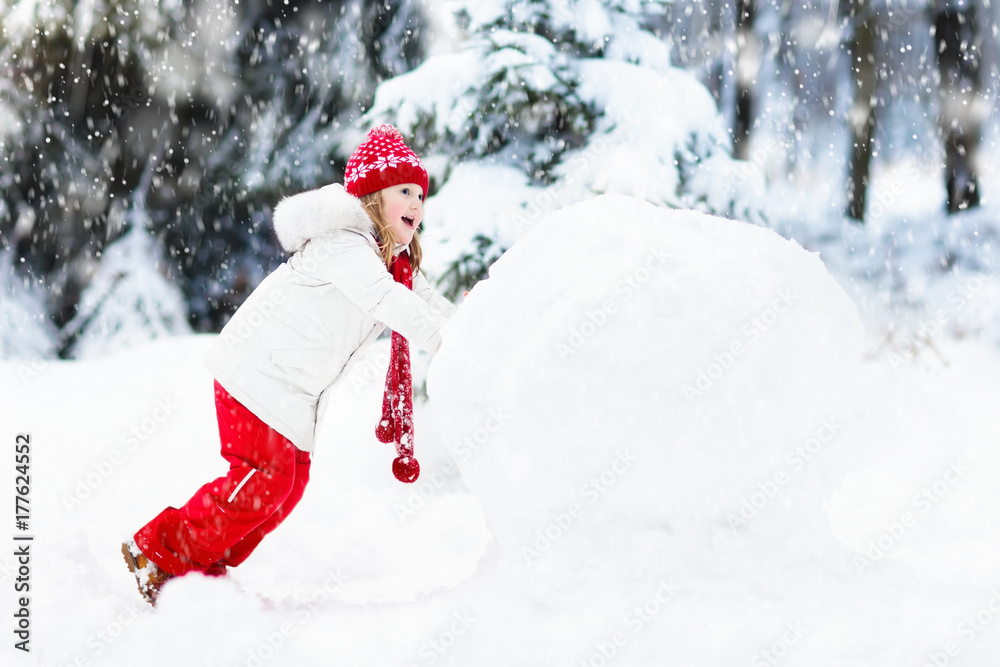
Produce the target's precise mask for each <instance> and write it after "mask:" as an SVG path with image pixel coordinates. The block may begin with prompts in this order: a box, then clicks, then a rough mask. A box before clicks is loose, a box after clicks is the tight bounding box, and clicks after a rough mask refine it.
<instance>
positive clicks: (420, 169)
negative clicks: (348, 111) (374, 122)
mask: <svg viewBox="0 0 1000 667" xmlns="http://www.w3.org/2000/svg"><path fill="white" fill-rule="evenodd" d="M400 183H416V184H417V185H419V186H420V187H421V188H423V189H424V194H425V195H426V194H427V170H426V169H424V165H423V163H422V162H421V161H420V158H418V157H417V154H416V153H414V152H413V151H412V150H410V148H409V147H408V146H407V145H406V144H405V143H404V142H403V135H402V134H400V132H399V130H397V129H396V128H395V127H393V126H392V125H388V124H386V125H379V126H378V127H376V128H374V129H372V130H371V132H369V133H368V138H367V139H365V141H364V142H363V143H362V144H361V145H360V146H358V147H357V149H356V150H355V151H354V155H352V156H351V159H350V160H348V161H347V170H346V171H345V172H344V185H345V186H346V188H347V191H348V192H349V193H350V194H352V195H354V196H355V197H363V196H365V195H367V194H369V193H372V192H375V191H376V190H381V189H382V188H388V187H391V186H393V185H399V184H400Z"/></svg>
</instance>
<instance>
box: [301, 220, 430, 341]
mask: <svg viewBox="0 0 1000 667" xmlns="http://www.w3.org/2000/svg"><path fill="white" fill-rule="evenodd" d="M293 260H294V261H291V262H290V264H291V265H292V268H294V269H295V270H297V271H299V272H301V273H303V274H305V275H307V276H309V277H311V278H315V279H318V280H321V281H323V282H329V283H331V284H333V285H334V286H335V287H337V289H339V290H340V291H341V292H343V293H344V295H345V296H346V297H347V298H348V299H350V300H351V301H353V302H354V303H355V304H357V305H358V306H359V307H360V308H361V309H362V310H364V311H365V312H366V313H369V314H370V315H371V316H372V317H374V318H375V319H377V320H379V321H380V322H383V323H384V324H385V325H386V326H388V327H389V328H390V329H392V330H393V331H395V332H397V333H399V334H401V335H402V336H404V337H405V338H406V339H407V340H408V341H410V342H411V343H412V344H414V345H416V346H417V347H420V348H422V349H424V350H427V351H428V352H436V351H437V349H438V347H440V346H441V327H442V326H443V325H444V323H445V322H446V321H447V319H448V318H447V316H446V315H445V314H444V313H441V312H438V311H436V310H435V309H434V308H433V307H431V305H430V304H429V303H428V302H427V301H425V300H424V299H422V298H420V297H419V296H417V295H416V294H415V293H414V292H412V291H410V290H409V289H407V288H406V287H404V286H403V285H400V284H399V283H397V282H396V281H395V280H393V278H392V274H390V273H389V272H388V271H387V270H386V268H385V265H384V264H383V263H382V262H381V261H380V260H379V258H378V255H377V254H376V253H375V252H374V250H373V248H372V246H371V245H369V243H368V241H367V240H366V238H365V237H364V236H363V235H361V234H359V233H357V232H353V231H348V230H340V231H336V232H333V233H331V234H329V235H327V236H324V237H323V238H320V239H313V240H312V241H310V242H309V243H308V244H307V245H306V247H305V248H303V249H302V250H301V251H300V252H298V253H296V255H295V256H294V257H293Z"/></svg>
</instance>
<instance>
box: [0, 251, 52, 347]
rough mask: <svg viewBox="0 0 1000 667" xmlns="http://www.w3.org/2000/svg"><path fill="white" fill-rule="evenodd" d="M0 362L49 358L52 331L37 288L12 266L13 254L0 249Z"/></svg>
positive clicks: (42, 291) (43, 300)
mask: <svg viewBox="0 0 1000 667" xmlns="http://www.w3.org/2000/svg"><path fill="white" fill-rule="evenodd" d="M0 276H3V281H2V282H0V359H27V360H42V359H51V358H53V357H54V356H55V354H56V329H55V327H54V326H53V325H52V322H51V321H50V320H49V318H48V317H46V315H45V312H46V308H45V294H44V289H42V286H41V285H38V284H37V283H35V282H32V280H31V279H30V277H28V276H25V275H23V274H21V273H20V272H19V271H18V270H17V269H16V268H15V266H14V252H13V251H12V250H11V249H10V248H3V249H2V250H0Z"/></svg>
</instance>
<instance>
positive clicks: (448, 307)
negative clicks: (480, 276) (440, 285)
mask: <svg viewBox="0 0 1000 667" xmlns="http://www.w3.org/2000/svg"><path fill="white" fill-rule="evenodd" d="M413 293H414V294H416V295H417V296H419V297H420V298H421V299H423V300H424V301H426V302H427V304H428V305H429V306H430V307H431V308H433V309H434V310H436V311H437V312H439V313H441V314H442V315H444V316H445V317H451V316H452V315H454V314H455V313H456V312H457V311H458V308H456V307H455V304H453V303H452V302H451V301H449V300H448V299H446V298H444V297H443V296H441V293H440V292H438V291H437V290H436V289H434V288H433V287H431V284H430V282H428V280H427V278H426V277H425V276H424V274H423V273H421V272H419V271H418V272H417V275H415V276H413Z"/></svg>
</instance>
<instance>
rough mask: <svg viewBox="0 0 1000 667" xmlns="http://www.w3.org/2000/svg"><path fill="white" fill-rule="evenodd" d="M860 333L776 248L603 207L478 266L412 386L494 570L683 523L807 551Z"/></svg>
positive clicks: (802, 255) (778, 241) (739, 227)
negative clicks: (476, 503)
mask: <svg viewBox="0 0 1000 667" xmlns="http://www.w3.org/2000/svg"><path fill="white" fill-rule="evenodd" d="M861 337H862V331H861V325H860V322H859V320H858V316H857V313H856V310H855V308H854V306H853V304H852V303H851V301H850V300H849V299H848V297H847V296H846V295H845V294H844V292H843V291H842V290H841V289H840V288H839V287H838V285H837V284H836V283H835V282H834V280H833V279H832V278H831V276H830V275H829V274H828V273H827V272H826V270H825V268H824V267H823V264H822V262H821V261H820V259H819V257H818V255H816V254H814V253H810V252H807V251H806V250H804V249H803V248H802V247H800V246H799V245H798V244H796V243H795V242H793V241H789V240H786V239H783V238H781V237H780V236H778V235H777V234H775V233H774V232H772V231H770V230H768V229H765V228H762V227H757V226H752V225H748V224H745V223H741V222H735V221H731V220H724V219H720V218H716V217H712V216H708V215H704V214H700V213H697V212H692V211H677V210H667V209H662V208H657V207H655V206H652V205H650V204H648V203H645V202H643V201H641V200H637V199H633V198H630V197H623V196H613V195H606V196H600V197H597V198H595V199H592V200H590V201H586V202H583V203H580V204H576V205H573V206H570V207H567V208H564V209H562V210H560V211H558V212H556V213H554V214H553V215H551V216H549V217H548V218H547V219H545V220H542V221H540V222H538V223H537V224H536V225H535V226H534V227H532V228H531V229H530V230H528V231H527V232H526V233H525V234H524V235H523V236H522V237H521V238H520V239H519V240H518V241H517V243H515V244H514V246H513V247H512V248H511V249H510V250H508V251H507V252H506V253H505V254H504V255H503V256H502V257H501V258H500V259H499V261H497V262H496V263H495V264H494V265H493V266H492V267H491V269H490V274H489V278H488V279H487V280H485V281H483V282H481V283H479V284H478V285H476V287H475V288H474V289H473V290H472V291H471V292H470V294H469V295H468V297H467V299H466V301H465V303H464V304H463V305H462V307H461V308H460V310H459V313H458V314H457V315H456V316H455V317H454V319H453V321H452V322H451V323H449V325H448V327H447V329H446V332H445V338H444V343H443V345H442V347H441V350H440V351H439V353H438V354H437V356H436V357H435V359H434V361H433V364H432V366H431V368H430V371H429V376H428V390H429V394H430V397H431V401H432V404H433V406H434V412H435V418H436V420H437V421H438V424H439V427H440V428H441V431H442V435H443V437H444V438H445V441H446V443H447V444H448V446H449V449H450V451H451V453H452V455H453V456H454V458H455V460H456V462H457V463H458V466H459V468H460V470H461V473H462V476H463V478H464V479H465V481H466V483H467V484H468V486H469V488H470V489H471V490H472V491H473V492H474V493H475V494H476V495H477V496H478V497H479V499H480V500H481V502H482V503H483V507H484V510H485V512H486V515H487V518H488V520H489V522H490V526H491V529H492V530H493V531H494V534H495V536H496V538H497V540H498V542H499V544H500V547H501V548H502V550H503V552H504V553H505V554H506V555H507V556H508V557H509V558H514V559H521V560H523V561H526V562H530V561H531V560H532V558H535V557H540V556H541V555H542V553H543V552H544V551H545V550H546V549H547V548H549V547H550V546H551V545H553V544H555V543H557V542H560V541H564V540H562V538H563V537H566V536H570V537H573V540H572V541H573V542H575V543H577V544H579V543H580V540H581V539H582V540H584V542H585V543H586V545H587V549H588V551H590V550H593V552H595V553H596V552H598V551H600V549H601V545H605V546H608V545H619V546H622V545H628V544H629V543H630V542H629V540H630V537H629V536H630V535H631V536H635V535H639V534H642V533H646V532H648V531H667V532H669V531H671V530H673V529H675V528H676V527H677V526H680V525H682V524H685V525H688V526H690V525H692V524H694V525H700V526H715V527H719V526H724V527H726V529H732V530H733V531H736V532H738V531H739V530H741V529H746V527H747V526H750V525H751V524H754V523H755V524H756V525H757V526H767V525H769V524H774V525H778V526H780V530H777V531H775V532H776V534H780V535H782V536H783V539H787V540H788V542H789V543H790V544H793V543H794V544H796V545H798V547H802V548H808V547H809V545H810V544H813V545H814V546H817V547H818V545H819V543H820V542H821V541H822V540H820V541H819V542H813V541H812V539H811V537H810V536H811V535H812V534H813V533H816V532H817V531H819V532H823V531H825V533H826V534H828V533H829V522H828V520H827V519H826V516H825V513H824V511H823V510H822V502H823V500H824V499H825V497H826V495H828V493H829V492H830V490H831V488H832V486H833V485H834V484H835V483H836V482H837V481H838V480H839V477H838V476H837V474H836V473H835V472H831V471H835V470H836V468H837V466H836V464H835V461H836V452H835V447H836V440H837V438H838V437H839V436H840V435H841V434H840V433H839V432H840V431H841V430H842V428H843V424H844V418H843V415H842V414H838V412H837V410H838V408H837V405H838V400H839V398H840V397H842V395H843V394H844V392H845V391H848V390H849V388H850V386H851V385H850V383H851V381H852V378H853V373H854V370H855V364H856V363H857V361H858V360H859V358H860V352H861ZM820 458H825V459H826V462H825V463H824V465H822V466H819V465H817V464H815V463H814V461H816V460H818V459H820ZM817 471H822V472H817ZM807 475H813V477H810V478H809V479H808V480H807V482H808V483H806V482H804V481H803V480H806V476H807ZM790 522H791V523H790ZM790 527H791V528H792V529H791V530H789V528H790Z"/></svg>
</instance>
